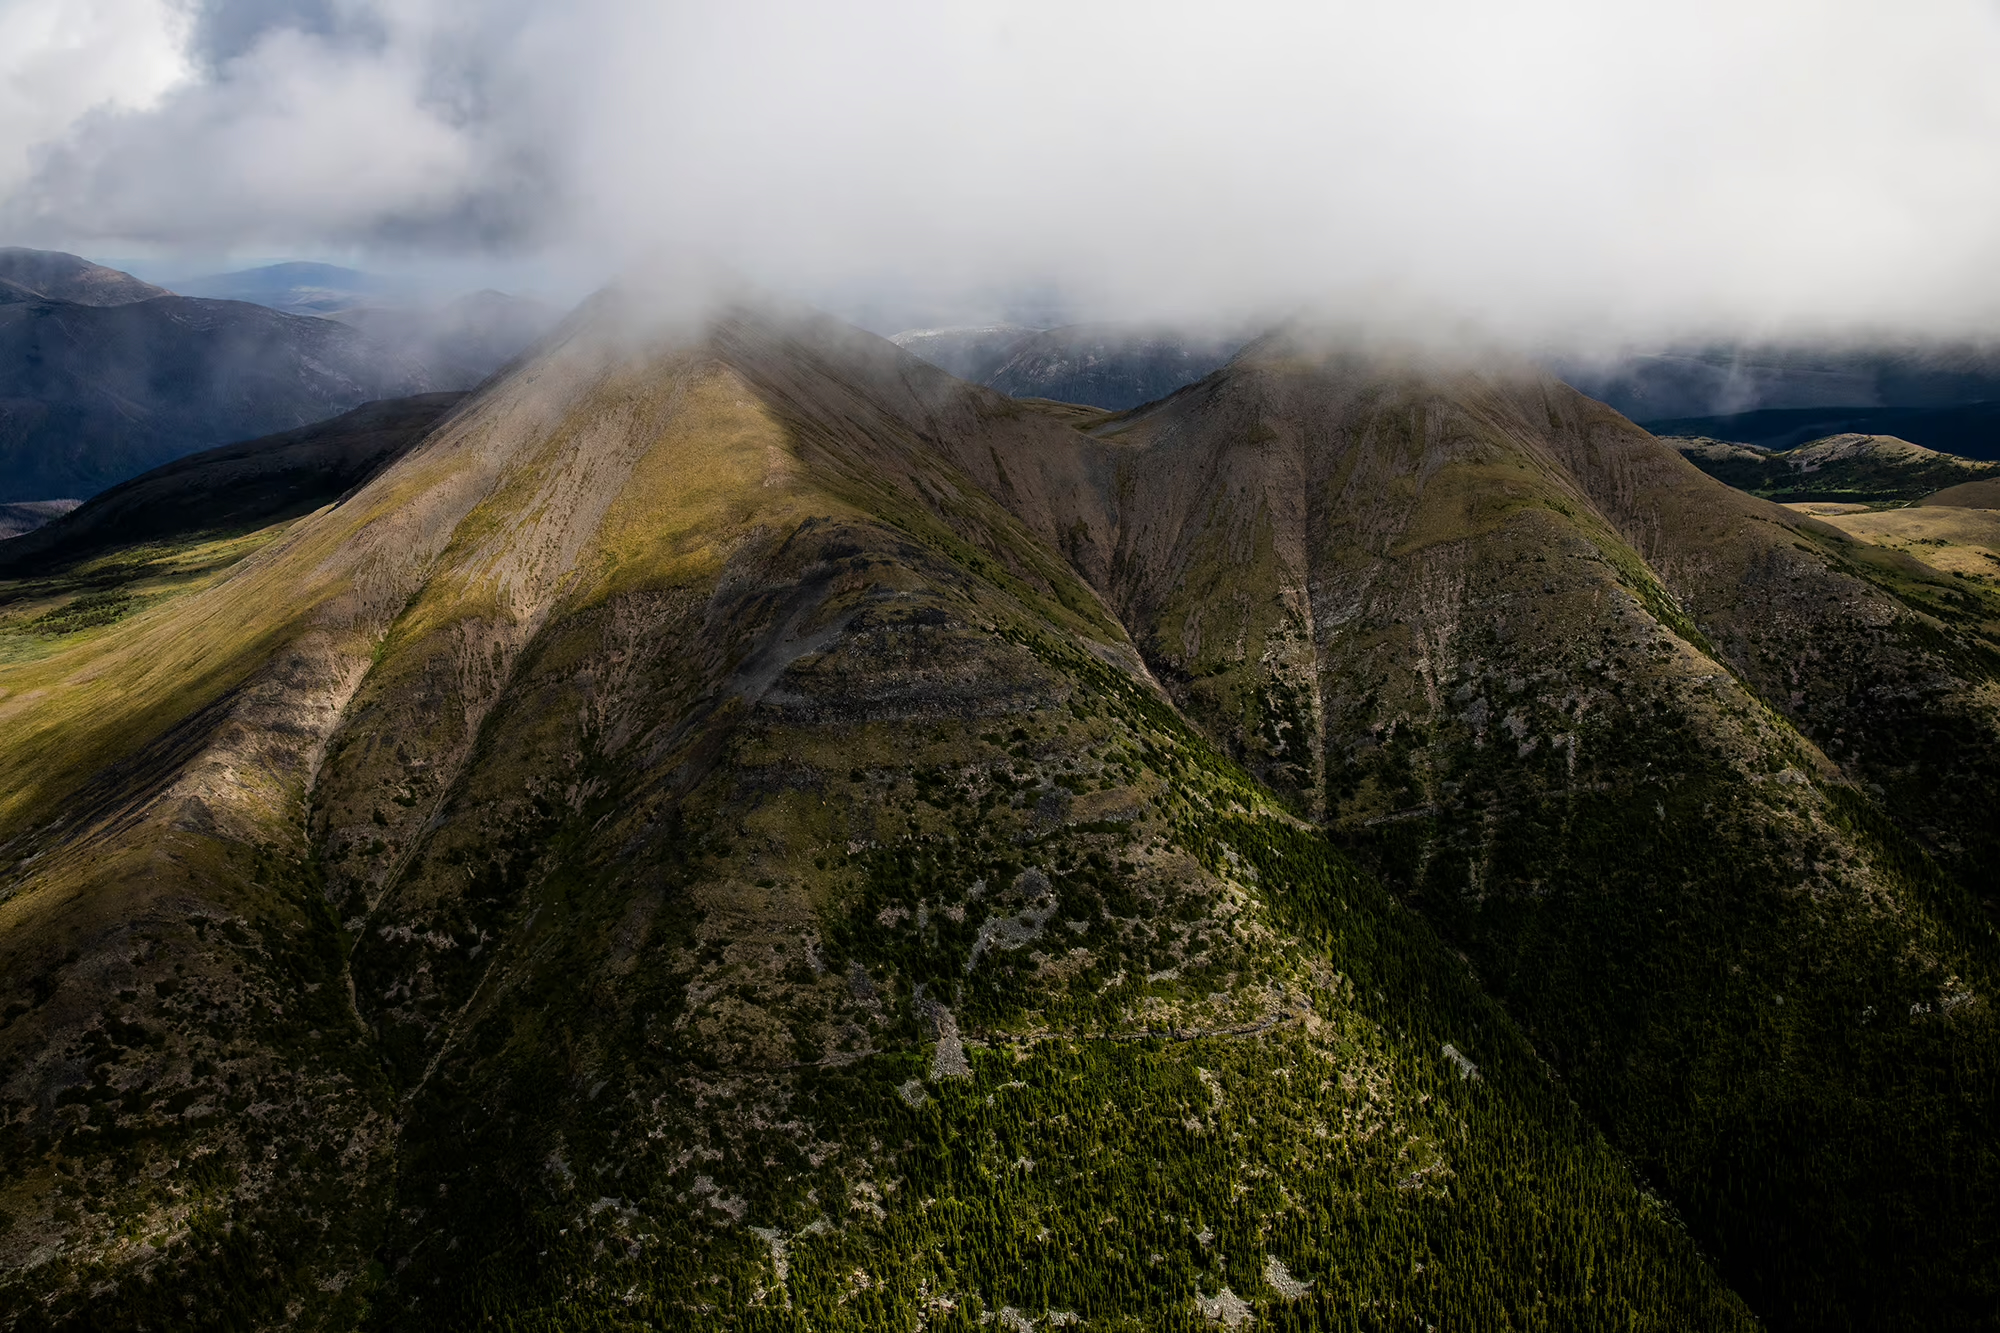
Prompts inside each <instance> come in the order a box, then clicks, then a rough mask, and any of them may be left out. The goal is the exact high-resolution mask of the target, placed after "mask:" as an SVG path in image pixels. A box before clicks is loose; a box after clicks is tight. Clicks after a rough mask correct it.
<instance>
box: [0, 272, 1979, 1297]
mask: <svg viewBox="0 0 2000 1333" xmlns="http://www.w3.org/2000/svg"><path fill="white" fill-rule="evenodd" d="M654 307H655V303H654V302H653V301H652V300H650V299H649V298H647V297H644V296H641V295H639V294H638V293H636V292H635V291H632V290H626V289H612V290H609V291H607V292H604V293H601V294H600V295H599V296H597V297H595V298H593V299H592V300H591V301H589V302H587V303H586V304H585V305H584V306H583V307H582V308H581V309H580V310H579V311H578V312H577V313H576V314H574V315H572V316H571V317H570V319H569V320H568V321H567V322H566V323H564V324H563V325H562V326H561V327H560V328H558V329H557V330H556V331H555V332H554V333H552V334H550V335H548V336H547V337H546V338H544V339H543V340H542V341H541V342H540V343H539V344H538V345H537V348H536V349H535V350H534V351H533V352H531V353H530V354H528V355H526V356H524V357H522V358H521V359H519V360H517V361H515V362H513V363H512V364H511V365H510V366H509V367H508V368H507V369H506V370H504V371H502V372H501V373H500V374H498V375H496V376H494V377H493V378H491V379H489V380H487V381H486V382H485V383H484V384H482V385H481V386H480V387H479V388H478V389H477V390H475V391H474V392H472V393H471V394H470V395H467V396H464V397H462V398H461V397H457V396H452V395H444V394H428V395H422V396H419V397H417V398H411V399H404V400H401V401H399V402H392V403H384V404H379V405H376V406H373V407H370V408H366V409H362V410H361V411H358V412H353V413H350V414H349V415H347V416H345V417H340V418H336V419H334V420H332V421H329V422H325V423H323V424H321V425H319V426H314V427H309V428H307V429H305V430H294V431H291V432H290V433H288V434H286V435H283V436H278V437H274V438H273V439H271V440H267V441H260V442H256V443H254V444H252V445H233V446H229V447H227V448H224V449H220V450H213V451H211V452H209V453H206V454H198V455H194V456H193V457H189V458H183V459H181V460H180V461H179V462H176V463H173V464H170V465H169V467H168V468H164V469H161V470H159V471H156V472H154V473H150V474H147V475H145V476H141V477H139V478H137V479H135V480H133V481H130V482H127V483H126V484H125V485H123V486H121V487H118V488H116V489H114V490H113V491H110V492H107V493H106V494H105V495H103V496H101V497H99V499H97V500H95V501H92V502H91V503H89V504H85V505H84V506H82V507H81V508H78V509H76V510H74V511H72V512H69V513H67V514H64V515H62V516H60V517H57V518H55V519H54V520H53V521H52V522H50V523H48V524H47V525H46V526H45V527H42V528H39V529H37V530H36V531H35V532H34V533H32V534H31V535H30V536H29V537H25V538H15V539H13V541H14V542H20V543H27V544H24V545H21V546H18V547H15V551H16V554H12V555H7V556H5V558H4V559H0V1326H3V1327H5V1328H6V1329H8V1330H15V1331H18V1333H27V1331H28V1330H53V1329H64V1330H69V1329H75V1330H83V1329H91V1330H110V1329H146V1330H180V1329H187V1330H194V1329H203V1330H206V1329H241V1330H251V1329H267V1328H281V1327H282V1328H299V1329H324V1330H402V1329H410V1330H417V1329H422V1330H457V1329H468V1330H469V1329H511V1330H551V1331H553V1330H636V1329H693V1328H704V1329H705V1328H716V1329H743V1330H806V1329H811V1330H816V1331H820V1333H835V1331H836V1330H880V1329H895V1330H916V1329H930V1330H944V1329H967V1330H970V1329H977V1328H982V1327H985V1328H993V1329H997V1330H1008V1331H1012V1333H1023V1331H1026V1330H1052V1329H1061V1328H1066V1327H1074V1328H1080V1329H1085V1330H1093V1329H1103V1330H1121V1329H1169V1330H1175V1329H1178V1330H1192V1329H1203V1328H1216V1327H1226V1328H1243V1327H1252V1328H1271V1329H1301V1330H1302V1329H1329V1330H1334V1329H1337V1330H1407V1331H1408V1333H1434V1330H1454V1331H1456V1330H1507V1329H1514V1330H1528V1329H1605V1330H1613V1329H1616V1330H1661V1331H1662V1333H1689V1331H1692V1330H1751V1329H1757V1328H1770V1329H1778V1330H1857V1331H1858V1330H1910V1331H1911V1333H1917V1331H1922V1333H1937V1331H1940V1330H1975V1329H1993V1328H1995V1327H2000V1133H1996V1132H1995V1127H1996V1126H2000V1030H1996V1023H1995V1014H1994V1008H1993V998H1992V997H1993V995H1994V993H1995V985H1996V981H2000V975H1996V974H2000V933H1996V921H2000V873H1997V871H1996V868H2000V580H1995V579H1994V578H1992V577H1991V576H1990V575H1989V574H1984V573H1980V572H1978V571H1977V569H1975V568H1974V567H1973V566H1972V565H1967V566H1966V567H1964V568H1956V569H1947V568H1941V567H1938V566H1936V565H1933V564H1930V563H1926V561H1925V560H1924V559H1923V558H1922V557H1923V554H1924V551H1925V550H1927V549H1928V548H1926V547H1923V546H1921V545H1920V544H1915V539H1911V540H1909V541H1904V542H1903V543H1902V544H1901V545H1895V544H1885V542H1884V541H1878V540H1874V539H1873V538H1872V537H1871V536H1870V535H1869V534H1870V532H1872V529H1867V528H1865V527H1864V526H1857V525H1851V524H1850V525H1849V526H1846V527H1843V526H1839V525H1836V524H1835V523H1833V522H1831V521H1825V520H1822V519H1821V518H1817V517H1814V516H1813V515H1811V514H1809V513H1806V512H1802V511H1801V510H1800V509H1797V508H1787V507H1784V506H1782V505H1780V504H1778V503H1775V502H1773V501H1771V500H1768V499H1764V498H1760V497H1758V496H1754V495H1752V494H1749V493H1748V492H1747V491H1743V490H1736V489H1732V488H1731V487H1730V486H1729V485H1727V484H1725V483H1724V482H1723V481H1721V480H1717V479H1716V478H1715V477H1712V476H1709V475H1707V474H1705V473H1704V472H1703V471H1701V470H1699V469H1698V468H1697V466H1696V462H1698V461H1705V460H1707V461H1712V460H1709V458H1708V456H1709V454H1710V453H1715V450H1714V449H1709V447H1708V446H1707V445H1706V444H1704V445H1701V446H1700V447H1699V448H1696V447H1695V446H1694V445H1693V444H1689V445H1688V448H1689V449H1690V451H1691V452H1690V453H1688V454H1686V455H1684V453H1683V452H1682V451H1681V450H1680V449H1677V448H1676V447H1675V446H1674V445H1672V444H1669V443H1663V442H1662V441H1660V440H1658V439H1655V438H1654V437H1653V436H1652V435H1650V434H1648V433H1647V432H1646V431H1645V430H1642V429H1640V428H1639V427H1638V426H1635V425H1634V424H1632V423H1631V422H1630V421H1629V420H1627V419H1626V418H1625V417H1623V416H1621V415H1620V414H1619V413H1618V412H1616V411H1614V410H1613V409H1611V408H1609V407H1607V406H1604V405H1603V404H1601V403H1599V402H1596V401H1594V400H1592V399H1590V398H1587V397H1585V396H1584V395H1582V394H1581V393H1579V392H1577V391H1575V390H1573V389H1571V388H1569V387H1567V386H1566V385H1565V384H1563V383H1561V382H1559V381H1558V380H1556V379H1554V378H1552V377H1550V376H1549V375H1548V374H1546V373H1545V372H1543V371H1540V370H1537V369H1535V368H1533V367H1531V366H1529V365H1527V364H1526V363H1515V362H1511V361H1507V360H1504V359H1494V358H1479V359H1474V358H1452V357H1448V356H1444V355H1442V354H1439V353H1435V352H1426V351H1423V350H1421V349H1417V348H1407V347H1401V346H1395V345H1389V344H1371V343H1363V342H1359V341H1356V340H1354V339H1351V338H1346V339H1342V338H1331V337H1325V338H1323V337H1319V336H1317V335H1315V334H1314V333H1313V332H1312V331H1311V330H1309V329H1304V328H1285V329H1280V330H1277V331H1275V332H1271V333H1268V334H1266V335H1264V336H1262V337H1260V338H1258V339H1256V340H1254V341H1252V342H1250V343H1249V345H1248V346H1246V347H1244V348H1243V349H1242V350H1241V351H1239V352H1237V353H1235V355H1234V356H1233V358H1231V359H1229V360H1227V362H1226V363H1225V364H1221V365H1220V368H1219V369H1215V370H1214V371H1213V373H1208V374H1206V376H1205V378H1201V379H1199V380H1198V381H1197V382H1195V383H1193V384H1191V385H1188V386H1186V387H1183V388H1180V389H1178V390H1177V391H1175V392H1172V393H1171V394H1169V395H1168V396H1166V397H1164V398H1158V399H1156V400H1154V401H1151V402H1149V403H1146V404H1143V405H1141V406H1138V407H1135V408H1131V409H1129V410H1125V411H1113V410H1109V409H1105V408H1098V407H1092V406H1088V405H1079V404H1071V403H1062V402H1054V401H1047V400H1044V399H1040V398H1011V397H1008V396H1006V395H1004V394H1002V393H1001V392H998V391H996V390H995V389H992V388H987V387H982V386H977V385H974V384H971V383H967V382H965V381H963V380H960V379H957V378H955V377H954V376H952V375H951V374H949V373H947V372H946V371H944V370H942V369H939V368H937V367H934V366H931V365H929V364H926V363H925V362H923V361H921V360H918V359H917V358H916V357H915V356H913V355H911V354H910V353H908V352H906V351H904V350H902V349H900V348H899V347H897V346H895V345H892V344H891V343H889V342H887V341H884V340H882V339H879V338H877V337H874V336H873V335H870V334H866V333H862V332H860V331H858V330H856V329H853V328H850V327H848V326H846V325H843V324H841V323H839V322H837V321H835V320H833V319H831V318H828V317H826V316H823V315H819V314H816V313H814V312H812V311H809V310H804V309H799V308H793V307H790V306H786V305H784V304H782V303H779V302H775V301H772V300H768V299H764V298H761V297H760V298H743V299H739V300H737V301H736V302H734V303H733V304H730V305H727V306H725V307H722V308H720V309H719V310H717V311H715V312H712V313H710V314H707V315H704V316H702V317H700V318H681V319H662V318H659V317H657V316H656V313H655V308H654ZM1015 332H1018V331H1015ZM1009 336H1013V334H1012V333H1010V335H1009ZM1093 345H1094V344H1093ZM1170 350H1172V349H1170ZM1154 351H1155V352H1157V351H1158V349H1157V348H1156V349H1154ZM1037 355H1039V353H1038V354H1037ZM1051 355H1053V354H1051ZM1160 355H1165V354H1164V353H1160ZM1175 355H1176V356H1179V355H1181V353H1180V352H1176V353H1175ZM1189 355H1192V354H1189ZM1221 357H1222V354H1221V353H1218V354H1217V356H1216V359H1215V361H1212V362H1209V363H1207V364H1209V365H1213V364H1215V363H1216V362H1219V361H1220V360H1221ZM1156 359H1157V357H1156ZM1024 364H1025V363H1024ZM1036 364H1038V365H1039V364H1041V363H1040V362H1037V363H1036ZM1151 364H1152V363H1151V362H1149V363H1148V365H1151ZM987 369H988V370H989V372H990V371H991V368H990V367H988V368H987ZM1024 373H1025V372H1024ZM1197 373H1199V372H1197ZM1030 378H1031V379H1032V383H1033V384H1034V385H1046V384H1048V383H1054V382H1055V381H1053V380H1050V379H1049V378H1048V376H1047V375H1043V376H1042V377H1041V378H1039V379H1035V378H1033V377H1030ZM411 387H413V388H427V387H429V386H428V385H427V384H425V385H412V386H411ZM400 391H403V392H407V391H408V390H407V389H406V390H400ZM1026 391H1032V392H1046V391H1048V390H1047V389H1046V388H1032V389H1030V390H1026ZM266 428H268V427H266ZM1872 447H1873V446H1871V448H1872ZM1716 448H1717V449H1721V452H1720V453H1716V454H1715V456H1716V457H1717V458H1720V459H1722V460H1723V462H1725V463H1728V464H1729V465H1730V466H1737V467H1741V468H1745V469H1750V470H1751V471H1756V469H1758V468H1762V467H1764V463H1763V462H1762V461H1760V460H1761V459H1762V457H1763V455H1760V454H1757V453H1756V452H1754V451H1743V453H1742V457H1741V458H1739V457H1737V455H1736V454H1733V453H1730V452H1729V450H1728V449H1724V448H1722V447H1721V446H1716ZM1703 450H1707V452H1702V451H1703ZM1849 452H1852V451H1849ZM1877 452H1879V450H1878V451H1877ZM1697 455H1698V456H1697ZM1840 456H1841V457H1847V455H1846V454H1842V455H1840ZM1815 457H1817V455H1815ZM1868 457H1870V458H1874V457H1875V454H1874V453H1870V454H1869V455H1868ZM1897 457H1901V455H1900V454H1899V455H1897ZM1691 458H1694V459H1695V461H1690V459H1691ZM1745 460H1748V461H1745ZM1715 465H1716V466H1721V464H1719V463H1718V464H1715ZM1771 466H1772V468H1773V469H1774V471H1773V472H1772V476H1773V477H1774V478H1776V480H1773V481H1772V482H1771V485H1772V486H1774V487H1775V486H1777V485H1778V484H1779V483H1780V482H1781V481H1783V480H1784V479H1785V478H1786V477H1788V476H1789V475H1790V473H1789V472H1787V471H1786V470H1785V469H1786V467H1787V466H1788V464H1786V463H1784V462H1782V461H1781V462H1780V463H1777V464H1773V465H1771ZM1798 466H1799V467H1803V466H1804V465H1803V464H1798ZM1815 466H1817V464H1815ZM1870 466H1871V467H1873V466H1874V464H1872V463H1871V464H1870ZM1882 466H1883V467H1887V466H1888V464H1886V463H1885V464H1883V465H1882ZM1925 466H1926V467H1929V466H1931V463H1930V462H1929V461H1927V462H1926V463H1925ZM1795 470H1796V469H1795ZM1878 470H1879V469H1878ZM1746 475H1748V474H1747V473H1746ZM1757 475H1759V476H1762V475H1763V474H1762V473H1761V472H1759V473H1758V474H1757ZM1867 475H1868V476H1869V477H1871V478H1872V477H1874V476H1875V475H1876V474H1875V472H1869V473H1868V474H1867ZM1883 475H1887V473H1884V474H1883ZM1905 475H1906V474H1905V473H1901V472H1898V473H1896V476H1898V477H1904V476H1905ZM1907 475H1908V476H1914V475H1916V474H1915V473H1908V474H1907ZM1925 475H1929V474H1928V473H1926V474H1925ZM1940 475H1943V474H1942V473H1941V474H1940ZM1982 475H1983V474H1982ZM1947 480H1948V481H1950V482H1959V481H1961V480H1962V481H1964V482H1965V484H1967V485H1980V484H1983V483H1979V482H1977V481H1976V480H1974V479H1973V477H1972V474H1971V473H1966V474H1965V476H1964V478H1960V477H1959V476H1958V474H1956V473H1953V474H1951V476H1950V477H1949V478H1948V479H1947ZM1871 484H1873V483H1872V482H1871ZM1883 484H1886V483H1883ZM1943 484H1945V483H1943V482H1941V483H1939V485H1943ZM210 496H219V497H223V499H219V500H215V501H213V502H210V501H208V500H205V499H204V497H210ZM1895 512H1897V513H1902V512H1904V511H1900V510H1898V511H1895ZM1908 512H1910V513H1916V512H1918V511H1916V510H1911V511H1908ZM1955 512H1962V513H1970V512H1974V511H1972V510H1958V511H1955ZM1981 512H1983V511H1981ZM1968 521H1970V520H1968ZM1967 540H1968V541H1969V540H1970V539H1969V538H1968V539H1967ZM11 544H12V543H8V544H0V552H5V551H6V550H7V547H8V545H11ZM1954 549H1956V548H1954ZM1967 549H1971V548H1969V547H1968V548H1967ZM1967 558H1968V560H1969V559H1971V557H1967Z"/></svg>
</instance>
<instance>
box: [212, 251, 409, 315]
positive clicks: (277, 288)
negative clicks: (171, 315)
mask: <svg viewBox="0 0 2000 1333" xmlns="http://www.w3.org/2000/svg"><path fill="white" fill-rule="evenodd" d="M178 290H179V291H180V292H181V293H182V294H183V295H185V296H202V297H208V298H210V299H211V300H217V301H248V302H250V303H251V304H252V305H261V306H268V307H270V308H271V309H273V310H282V311H284V312H285V313H287V314H292V315H326V314H332V313H334V312H335V311H339V310H347V309H350V308H352V307H354V306H359V305H366V304H369V303H371V302H380V301H381V300H383V299H384V298H385V297H395V298H402V299H407V298H408V297H409V296H410V295H411V293H410V291H409V290H408V287H407V285H406V284H404V283H400V282H398V281H397V280H396V279H394V278H386V277H382V276H380V275H379V274H374V273H363V272H360V271H359V270H357V269H351V268H342V267H341V266H340V265H338V264H311V263H301V262H298V261H292V262H288V263H283V264H266V265H264V266H263V267H261V268H250V269H243V270H240V271H238V272H235V273H215V274H211V275H209V276H207V277H201V278H189V279H187V280H186V281H184V282H181V283H180V284H178Z"/></svg>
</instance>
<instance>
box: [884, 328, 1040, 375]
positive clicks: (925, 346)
mask: <svg viewBox="0 0 2000 1333" xmlns="http://www.w3.org/2000/svg"><path fill="white" fill-rule="evenodd" d="M1042 332H1044V330H1042V329H1037V328H1030V327H1028V326H1027V325H1025V324H970V325H965V326H963V327H953V328H941V329H905V330H903V331H902V332H901V333H893V334H890V335H889V341H890V342H892V343H894V344H896V346H898V347H900V348H902V349H903V350H904V351H906V352H908V353H909V354H910V355H912V356H914V357H917V358H919V359H921V360H924V361H928V362H930V363H931V364H932V365H934V366H936V367H937V368H938V369H940V370H946V371H950V372H951V373H952V374H954V375H956V376H958V377H959V378H960V379H962V380H969V381H971V382H972V383H974V384H984V383H986V381H987V380H988V379H989V378H991V377H992V374H993V372H994V371H996V370H998V369H1000V367H1001V366H1003V365H1005V364H1006V363H1007V359H1008V358H1009V357H1010V356H1012V355H1013V353H1014V350H1015V349H1016V348H1017V347H1019V346H1020V345H1021V344H1022V343H1024V342H1026V341H1028V340H1029V339H1031V338H1033V337H1034V336H1035V335H1036V334H1039V333H1042Z"/></svg>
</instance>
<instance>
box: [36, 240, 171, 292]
mask: <svg viewBox="0 0 2000 1333" xmlns="http://www.w3.org/2000/svg"><path fill="white" fill-rule="evenodd" d="M0 283H6V284H9V285H11V286H13V287H15V288H18V289H20V290H21V291H23V292H28V293H32V294H34V295H36V296H41V297H45V298H47V299H49V300H52V301H67V302H69V303H70V304H72V305H89V306H116V305H131V304H133V303H134V302H137V301H150V300H152V299H153V298H154V297H156V296H171V295H172V294H173V293H171V292H169V291H168V290H167V289H166V288H164V287H155V286H154V285H153V284H152V283H150V282H141V281H140V280H139V279H137V278H135V277H133V276H132V275H131V274H130V273H121V272H120V271H119V270H117V269H115V268H106V267H105V266H104V265H102V264H93V263H91V262H90V261H89V260H88V259H80V258H78V257H77V256H76V255H71V254H64V253H63V252H62V251H60V250H28V249H24V248H22V247H20V246H7V247H0Z"/></svg>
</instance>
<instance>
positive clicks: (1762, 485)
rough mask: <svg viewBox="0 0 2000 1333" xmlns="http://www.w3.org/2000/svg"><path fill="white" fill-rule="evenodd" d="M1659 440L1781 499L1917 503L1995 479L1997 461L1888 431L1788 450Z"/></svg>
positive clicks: (1721, 476) (1710, 470)
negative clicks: (1949, 450) (1913, 441)
mask: <svg viewBox="0 0 2000 1333" xmlns="http://www.w3.org/2000/svg"><path fill="white" fill-rule="evenodd" d="M1662 442H1663V443H1666V444H1670V445H1672V446H1673V447H1674V448H1675V449H1678V450H1679V451H1680V453H1681V456H1682V457H1684V458H1686V459H1687V460H1688V462H1690V463H1693V464H1694V465H1695V466H1696V467H1698V468H1700V469H1701V470H1702V471H1703V472H1706V473H1707V474H1708V475H1709V476H1711V477H1714V478H1715V479H1716V480H1717V481H1720V482H1723V483H1724V484H1725V485H1729V486H1733V487H1735V488H1736V489H1737V490H1740V491H1748V492H1750V493H1751V494H1752V495H1761V496H1763V497H1765V498H1766V499H1770V500H1776V501H1778V502H1779V503H1781V504H1785V503H1790V502H1792V501H1798V500H1831V501H1843V502H1851V503H1857V504H1867V503H1871V502H1874V503H1879V502H1882V501H1889V500H1920V499H1922V498H1923V497H1924V496H1926V495H1929V494H1931V493H1932V492H1933V491H1941V490H1944V489H1945V488H1946V487H1949V486H1957V485H1962V484H1964V483H1967V482H1978V481H1984V480H1991V479H1993V478H1995V477H2000V463H1984V462H1980V461H1978V460H1976V459H1970V458H1960V457H1958V456H1957V455H1955V454H1944V453H1939V452H1937V451H1936V450H1933V449H1926V448H1924V447H1922V446H1921V445H1915V444H1911V443H1910V442H1909V441H1908V440H1899V439H1897V438H1895V437H1894V436H1891V435H1833V436H1829V437H1827V438H1826V439H1822V440H1814V441H1812V442H1811V443H1809V444H1802V445H1799V446H1798V447H1796V448H1792V449H1758V448H1755V447H1753V446H1750V445H1746V444H1732V443H1730V442H1728V441H1725V440H1709V439H1701V438H1689V437H1686V436H1680V437H1674V436H1668V437H1665V438H1664V439H1663V441H1662Z"/></svg>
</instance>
